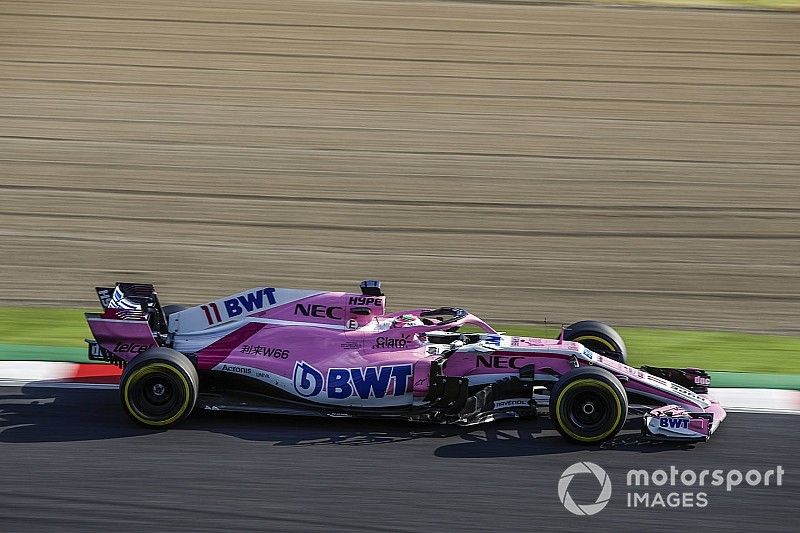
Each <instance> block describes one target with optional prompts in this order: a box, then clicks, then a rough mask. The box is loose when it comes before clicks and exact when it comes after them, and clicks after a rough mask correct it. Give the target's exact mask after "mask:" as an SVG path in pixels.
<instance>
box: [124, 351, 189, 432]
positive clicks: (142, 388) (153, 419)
mask: <svg viewBox="0 0 800 533" xmlns="http://www.w3.org/2000/svg"><path fill="white" fill-rule="evenodd" d="M119 391H120V400H121V401H122V408H123V409H125V412H126V413H128V416H130V417H131V418H132V419H133V420H134V422H136V423H138V424H141V425H143V426H146V427H151V428H165V427H169V426H171V425H174V424H176V423H178V422H180V421H181V420H183V419H184V418H186V417H187V416H189V413H191V412H192V409H194V405H195V403H196V402H197V391H198V377H197V370H196V369H195V367H194V365H193V364H192V362H191V361H189V359H187V358H186V356H185V355H183V354H182V353H180V352H177V351H175V350H171V349H169V348H151V349H149V350H147V351H146V352H144V353H142V354H140V355H137V356H136V357H135V358H133V360H131V362H130V363H128V365H127V366H126V367H125V371H124V372H123V373H122V378H121V380H120V385H119Z"/></svg>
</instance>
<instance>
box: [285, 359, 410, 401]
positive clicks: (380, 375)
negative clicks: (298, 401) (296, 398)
mask: <svg viewBox="0 0 800 533" xmlns="http://www.w3.org/2000/svg"><path fill="white" fill-rule="evenodd" d="M411 373H412V368H411V365H389V366H381V367H374V366H368V367H365V368H331V369H329V370H328V376H327V379H325V378H324V377H323V375H322V372H320V371H319V370H317V369H316V368H314V367H313V366H311V365H310V364H308V363H306V362H305V361H300V362H297V363H295V365H294V389H295V390H296V391H297V394H299V395H300V396H303V397H305V398H309V397H311V396H317V395H318V394H320V393H321V392H322V390H323V388H324V389H325V393H326V395H327V396H328V398H330V399H332V400H344V399H347V398H350V397H351V396H358V397H359V398H361V399H362V400H368V399H370V398H383V397H384V396H386V394H387V393H388V391H389V385H390V384H391V383H392V380H394V392H393V393H392V395H393V396H403V395H404V394H406V391H407V390H408V378H409V377H410V376H411Z"/></svg>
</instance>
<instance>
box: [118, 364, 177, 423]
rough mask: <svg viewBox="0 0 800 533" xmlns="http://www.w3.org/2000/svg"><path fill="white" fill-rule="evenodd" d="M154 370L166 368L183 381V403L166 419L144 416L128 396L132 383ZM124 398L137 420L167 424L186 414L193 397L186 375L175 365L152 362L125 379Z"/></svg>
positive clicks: (128, 408) (126, 406)
mask: <svg viewBox="0 0 800 533" xmlns="http://www.w3.org/2000/svg"><path fill="white" fill-rule="evenodd" d="M154 370H165V371H167V372H171V373H172V374H174V375H175V376H177V377H178V379H179V380H180V381H181V383H183V388H184V393H185V394H184V398H185V399H184V402H183V405H182V406H181V408H180V409H179V410H178V412H177V413H176V414H174V415H173V416H171V417H169V418H168V419H166V420H150V419H148V418H144V417H143V416H141V414H140V413H139V412H138V411H137V410H136V409H135V408H134V407H133V405H132V404H131V402H130V399H129V398H128V392H129V390H130V387H131V384H133V383H136V381H137V380H138V379H141V378H142V377H143V376H146V375H147V374H150V373H152V372H153V371H154ZM122 398H123V401H124V402H125V408H126V409H127V410H128V412H129V413H130V414H131V416H133V417H134V418H135V419H136V420H138V421H139V422H141V423H142V424H147V425H148V426H166V425H169V424H172V423H173V422H176V421H177V420H179V419H180V418H181V417H182V416H183V415H184V413H185V412H186V409H187V408H188V407H189V399H190V398H191V391H190V387H189V381H188V380H187V379H186V376H184V375H183V372H181V371H180V370H178V369H177V368H175V367H174V366H172V365H170V364H167V363H150V364H146V365H143V366H142V368H139V369H137V370H134V372H133V374H131V375H130V377H128V379H127V380H126V381H125V388H124V390H123V393H122Z"/></svg>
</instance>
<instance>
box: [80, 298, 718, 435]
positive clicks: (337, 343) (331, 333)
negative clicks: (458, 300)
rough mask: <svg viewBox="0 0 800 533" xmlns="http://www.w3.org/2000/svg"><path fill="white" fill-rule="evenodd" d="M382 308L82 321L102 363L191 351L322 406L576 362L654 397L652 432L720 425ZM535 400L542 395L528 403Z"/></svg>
mask: <svg viewBox="0 0 800 533" xmlns="http://www.w3.org/2000/svg"><path fill="white" fill-rule="evenodd" d="M385 303H386V302H385V297H384V296H382V295H381V296H376V295H367V294H358V293H345V292H320V291H304V290H295V289H278V288H272V287H263V288H255V289H251V290H249V291H244V292H242V293H238V294H234V295H231V296H228V297H225V298H221V299H219V300H216V301H214V302H208V303H206V304H203V305H198V306H195V307H191V308H188V309H185V310H182V311H178V312H174V313H172V314H170V315H169V317H168V322H167V324H166V331H154V330H153V327H152V324H151V323H148V321H147V318H146V316H133V317H131V316H124V315H125V313H121V312H120V309H119V308H114V307H109V308H107V309H106V310H105V312H104V313H103V314H97V315H87V320H88V323H89V326H90V328H91V331H92V334H93V336H94V339H95V341H96V343H97V345H98V346H99V347H100V348H101V350H102V352H103V353H104V354H105V355H106V356H107V359H111V360H114V361H117V362H120V363H123V364H124V362H127V361H130V360H131V359H133V358H134V357H135V356H137V355H138V354H140V353H142V352H144V351H145V350H147V349H148V348H151V347H155V346H160V345H162V346H163V345H166V346H170V347H171V348H173V349H175V350H177V351H179V352H181V353H184V354H191V357H192V358H193V361H194V363H195V365H196V367H197V369H198V371H199V372H200V373H201V374H215V375H230V376H238V377H241V378H246V379H249V380H256V381H258V382H261V383H263V384H264V385H265V386H266V387H268V389H269V390H271V391H274V392H275V394H276V395H278V396H280V395H283V396H284V397H286V398H291V399H293V400H296V401H300V402H305V403H307V404H309V405H317V406H323V407H326V408H358V409H364V410H372V409H374V410H376V411H380V410H381V409H386V408H391V409H393V410H398V409H400V410H402V409H408V410H413V409H415V408H420V407H424V406H425V405H426V403H429V402H430V393H431V386H432V384H431V383H430V380H431V375H432V365H438V366H439V367H440V368H441V373H442V375H443V376H446V377H457V378H464V379H466V380H468V383H469V387H470V389H474V388H475V387H480V386H484V385H487V384H491V383H495V382H498V381H499V380H501V379H504V378H507V377H515V376H517V377H518V376H520V373H521V372H524V371H525V370H526V369H528V370H531V372H532V376H530V377H531V378H532V379H533V380H534V382H535V383H537V384H545V385H546V384H548V383H552V382H555V381H556V380H558V378H559V376H561V375H563V374H565V373H567V372H569V371H570V370H572V369H573V368H576V367H578V366H596V367H599V368H603V369H606V370H608V371H609V372H611V373H612V374H613V375H614V376H616V377H617V378H618V379H620V381H621V382H622V384H623V386H624V388H625V390H626V392H628V394H631V393H635V394H636V395H637V397H638V398H646V399H650V400H651V402H649V406H648V408H647V410H646V411H647V412H645V411H643V413H642V414H644V415H645V425H646V426H647V427H648V431H649V432H650V434H652V435H659V436H662V437H664V438H675V439H680V438H691V439H695V440H700V439H702V438H708V436H710V435H711V433H713V431H714V430H715V429H716V428H717V427H718V425H719V424H720V422H722V420H723V419H724V418H725V411H724V410H723V409H722V407H721V406H720V405H719V403H717V402H716V401H715V400H714V399H712V398H710V397H709V396H708V395H707V394H698V393H695V392H692V391H691V390H689V389H688V388H685V387H683V386H680V385H678V384H676V383H673V382H671V381H668V380H666V379H663V378H660V377H657V376H654V375H651V374H649V373H647V372H644V371H642V370H639V369H635V368H632V367H630V366H627V365H625V364H622V363H620V362H617V361H615V360H613V359H610V358H608V357H604V356H602V355H599V354H597V353H594V352H592V351H590V350H588V349H587V348H585V347H584V346H583V345H582V344H579V343H577V342H570V341H564V340H553V339H542V338H532V337H520V336H509V335H503V334H501V333H499V332H497V331H495V330H494V329H493V328H492V327H491V326H489V325H488V324H487V323H486V322H484V321H483V320H481V319H479V318H478V317H476V316H474V315H472V314H469V313H467V312H465V311H463V310H460V309H450V311H452V316H451V317H450V318H448V319H432V318H431V319H428V318H426V313H430V311H429V310H424V309H414V310H408V311H402V312H397V313H386V311H385ZM441 314H442V315H446V314H447V313H441ZM467 325H470V326H473V328H475V329H479V330H481V331H482V332H483V333H482V334H480V335H478V336H474V337H473V338H472V339H471V342H468V343H464V342H461V343H459V342H458V341H456V342H449V339H448V342H442V341H441V340H440V339H441V338H442V335H441V334H443V333H445V331H444V330H452V329H453V328H458V327H462V326H467ZM542 392H546V391H544V390H542ZM529 399H530V398H527V399H526V398H520V399H516V400H510V401H509V403H508V404H507V406H512V405H521V404H522V403H523V402H525V401H527V400H529ZM542 399H543V401H545V402H546V401H547V399H546V394H545V395H543V396H537V402H540V401H542ZM514 402H516V404H515V403H514ZM653 406H655V408H654V407H653ZM500 407H502V406H500ZM708 415H711V416H708Z"/></svg>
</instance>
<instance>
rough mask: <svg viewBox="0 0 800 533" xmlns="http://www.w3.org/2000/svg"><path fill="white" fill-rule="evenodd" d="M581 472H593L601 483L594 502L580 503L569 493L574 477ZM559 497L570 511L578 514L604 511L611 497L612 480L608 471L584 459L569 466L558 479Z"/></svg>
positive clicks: (583, 514)
mask: <svg viewBox="0 0 800 533" xmlns="http://www.w3.org/2000/svg"><path fill="white" fill-rule="evenodd" d="M579 474H592V475H594V477H595V479H597V482H598V483H600V487H601V488H600V494H599V495H598V496H597V499H596V500H595V502H594V503H588V504H584V505H578V504H577V503H575V501H574V500H573V499H572V496H570V494H569V490H568V489H569V484H570V483H571V482H572V478H574V477H575V476H576V475H579ZM558 498H559V499H560V500H561V503H562V504H564V507H565V508H566V509H567V511H569V512H570V513H572V514H574V515H578V516H591V515H594V514H597V513H599V512H600V511H602V510H603V509H604V508H605V506H606V505H608V501H609V500H610V499H611V480H610V479H609V477H608V474H606V471H605V470H603V469H602V468H601V467H599V466H598V465H596V464H594V463H590V462H589V461H583V462H581V463H575V464H573V465H570V466H568V467H567V469H566V470H564V472H563V473H562V474H561V479H559V480H558Z"/></svg>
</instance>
